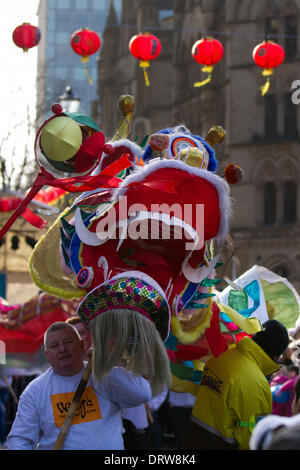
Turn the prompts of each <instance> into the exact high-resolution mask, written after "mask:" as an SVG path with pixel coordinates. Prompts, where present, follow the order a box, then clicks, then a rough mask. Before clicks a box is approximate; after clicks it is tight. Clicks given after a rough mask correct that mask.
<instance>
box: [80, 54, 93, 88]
mask: <svg viewBox="0 0 300 470" xmlns="http://www.w3.org/2000/svg"><path fill="white" fill-rule="evenodd" d="M88 61H89V58H88V57H86V56H82V57H81V59H80V62H81V63H82V64H85V65H84V73H85V74H86V76H87V79H88V82H89V84H90V85H93V80H92V79H91V77H90V75H89V72H88V69H87V66H86V64H87V63H88Z"/></svg>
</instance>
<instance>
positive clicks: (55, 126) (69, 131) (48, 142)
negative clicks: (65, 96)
mask: <svg viewBox="0 0 300 470" xmlns="http://www.w3.org/2000/svg"><path fill="white" fill-rule="evenodd" d="M81 144H82V132H81V128H80V126H79V125H78V124H77V123H76V122H75V121H74V120H73V119H71V118H69V117H65V116H58V117H55V118H54V119H51V120H50V121H49V122H48V123H47V124H46V125H45V127H44V129H43V130H42V133H41V137H40V145H41V149H42V151H43V153H44V154H45V155H46V156H47V157H48V158H50V159H51V160H54V161H57V162H63V161H65V160H69V159H70V158H72V157H74V155H76V153H77V152H78V150H79V148H80V146H81Z"/></svg>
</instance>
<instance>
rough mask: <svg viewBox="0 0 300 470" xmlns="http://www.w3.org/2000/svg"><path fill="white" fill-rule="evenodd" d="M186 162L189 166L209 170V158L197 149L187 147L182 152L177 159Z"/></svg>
mask: <svg viewBox="0 0 300 470" xmlns="http://www.w3.org/2000/svg"><path fill="white" fill-rule="evenodd" d="M175 158H176V159H178V160H181V161H183V162H185V163H186V164H187V165H189V166H192V167H195V168H201V169H204V170H207V167H208V162H209V156H208V154H206V153H204V152H202V150H200V149H198V148H197V147H186V148H185V149H183V150H181V151H180V152H179V153H178V154H177V155H176V157H175Z"/></svg>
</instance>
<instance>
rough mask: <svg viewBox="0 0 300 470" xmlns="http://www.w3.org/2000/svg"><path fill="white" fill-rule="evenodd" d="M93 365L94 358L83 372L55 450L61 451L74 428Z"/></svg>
mask: <svg viewBox="0 0 300 470" xmlns="http://www.w3.org/2000/svg"><path fill="white" fill-rule="evenodd" d="M92 365H93V361H92V358H90V359H89V361H88V363H87V365H86V368H85V370H84V372H83V375H82V378H81V380H80V382H79V384H78V387H77V390H76V392H75V395H74V398H73V400H72V403H71V406H70V408H69V409H68V412H67V414H66V417H65V419H64V422H63V424H62V426H61V429H60V432H59V435H58V436H57V439H56V442H55V444H54V447H53V450H61V449H62V447H63V445H64V442H65V439H66V437H67V435H68V432H69V430H70V427H71V426H72V421H73V418H74V416H75V413H76V411H77V409H78V406H79V403H80V398H81V396H82V394H83V392H84V390H85V388H86V386H87V383H88V381H89V378H90V376H91V372H92Z"/></svg>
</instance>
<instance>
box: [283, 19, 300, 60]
mask: <svg viewBox="0 0 300 470" xmlns="http://www.w3.org/2000/svg"><path fill="white" fill-rule="evenodd" d="M284 35H285V41H284V50H285V55H286V58H287V59H291V58H293V57H294V56H295V54H296V53H297V35H298V28H297V17H296V16H286V17H285V19H284Z"/></svg>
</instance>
